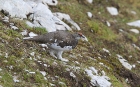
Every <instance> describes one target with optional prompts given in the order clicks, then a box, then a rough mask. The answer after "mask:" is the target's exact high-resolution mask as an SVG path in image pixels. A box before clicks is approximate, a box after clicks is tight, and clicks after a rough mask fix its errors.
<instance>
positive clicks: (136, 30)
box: [130, 29, 140, 34]
mask: <svg viewBox="0 0 140 87" xmlns="http://www.w3.org/2000/svg"><path fill="white" fill-rule="evenodd" d="M130 31H131V32H133V33H135V34H139V33H140V32H139V30H138V29H130Z"/></svg>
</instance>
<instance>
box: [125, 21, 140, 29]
mask: <svg viewBox="0 0 140 87" xmlns="http://www.w3.org/2000/svg"><path fill="white" fill-rule="evenodd" d="M127 25H129V26H134V27H140V20H136V21H133V22H129V23H127Z"/></svg>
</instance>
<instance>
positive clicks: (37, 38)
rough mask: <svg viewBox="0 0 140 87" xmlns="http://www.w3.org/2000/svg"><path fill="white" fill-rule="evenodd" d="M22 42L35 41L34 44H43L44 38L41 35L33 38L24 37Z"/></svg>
mask: <svg viewBox="0 0 140 87" xmlns="http://www.w3.org/2000/svg"><path fill="white" fill-rule="evenodd" d="M23 40H29V41H35V42H41V43H42V42H43V41H44V38H43V36H42V35H39V36H34V37H24V38H23Z"/></svg>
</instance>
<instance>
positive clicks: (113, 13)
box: [107, 7, 118, 15]
mask: <svg viewBox="0 0 140 87" xmlns="http://www.w3.org/2000/svg"><path fill="white" fill-rule="evenodd" d="M107 11H108V12H109V13H110V14H111V15H118V10H117V8H115V7H107Z"/></svg>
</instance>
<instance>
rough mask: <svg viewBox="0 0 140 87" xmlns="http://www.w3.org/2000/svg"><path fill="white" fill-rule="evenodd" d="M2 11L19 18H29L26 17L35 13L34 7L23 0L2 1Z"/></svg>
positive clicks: (0, 8)
mask: <svg viewBox="0 0 140 87" xmlns="http://www.w3.org/2000/svg"><path fill="white" fill-rule="evenodd" d="M0 10H3V11H4V12H6V13H7V12H8V13H9V15H10V16H11V17H18V18H27V17H26V15H27V14H29V13H31V12H33V10H32V7H31V6H29V5H28V4H27V3H26V2H24V1H23V0H1V1H0Z"/></svg>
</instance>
